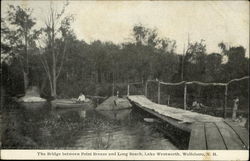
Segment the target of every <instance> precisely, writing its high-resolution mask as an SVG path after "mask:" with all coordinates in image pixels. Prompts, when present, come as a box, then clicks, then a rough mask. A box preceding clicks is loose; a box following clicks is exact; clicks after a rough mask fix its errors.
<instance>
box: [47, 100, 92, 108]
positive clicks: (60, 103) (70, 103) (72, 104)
mask: <svg viewBox="0 0 250 161" xmlns="http://www.w3.org/2000/svg"><path fill="white" fill-rule="evenodd" d="M51 105H52V107H56V108H81V107H85V106H87V105H89V102H77V101H76V99H56V100H53V101H51Z"/></svg>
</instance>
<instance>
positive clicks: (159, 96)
mask: <svg viewBox="0 0 250 161" xmlns="http://www.w3.org/2000/svg"><path fill="white" fill-rule="evenodd" d="M160 103H161V83H160V81H158V104H160Z"/></svg>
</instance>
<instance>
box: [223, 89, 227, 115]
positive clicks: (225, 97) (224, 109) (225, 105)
mask: <svg viewBox="0 0 250 161" xmlns="http://www.w3.org/2000/svg"><path fill="white" fill-rule="evenodd" d="M227 92H228V86H227V85H226V86H225V94H224V106H223V117H224V118H226V108H227Z"/></svg>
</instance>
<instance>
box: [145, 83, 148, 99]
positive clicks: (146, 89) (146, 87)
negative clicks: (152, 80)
mask: <svg viewBox="0 0 250 161" xmlns="http://www.w3.org/2000/svg"><path fill="white" fill-rule="evenodd" d="M145 97H146V98H147V97H148V81H146V83H145Z"/></svg>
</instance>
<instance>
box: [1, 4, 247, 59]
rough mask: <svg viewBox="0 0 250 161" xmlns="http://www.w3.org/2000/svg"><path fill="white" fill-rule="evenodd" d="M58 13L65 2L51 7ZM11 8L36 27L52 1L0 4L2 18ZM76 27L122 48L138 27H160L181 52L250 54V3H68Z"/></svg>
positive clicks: (79, 32)
mask: <svg viewBox="0 0 250 161" xmlns="http://www.w3.org/2000/svg"><path fill="white" fill-rule="evenodd" d="M53 3H55V5H56V6H57V7H58V10H60V9H61V8H62V6H63V1H56V2H53ZM8 4H17V5H21V6H24V7H30V8H33V9H34V17H38V18H37V26H39V25H40V24H42V23H43V21H44V19H45V17H46V15H47V14H46V13H47V11H48V7H49V4H50V1H1V5H2V7H1V8H2V11H1V12H2V15H4V13H5V12H6V9H7V8H8V7H7V5H8ZM66 12H67V13H68V14H73V15H74V17H75V21H74V23H73V24H72V28H73V30H74V31H75V33H76V36H77V38H78V39H83V40H84V41H86V42H92V41H94V40H101V41H112V42H114V43H122V42H128V41H131V40H133V37H132V28H133V26H134V25H135V24H143V25H144V26H146V27H150V28H157V30H158V32H159V35H161V36H162V37H168V38H170V39H174V40H176V43H177V49H176V50H177V53H182V51H183V46H184V43H186V44H187V39H188V33H189V35H190V36H189V37H190V41H191V42H192V41H199V40H201V39H204V40H205V42H206V45H207V52H208V53H212V52H220V48H219V47H218V43H220V42H221V41H223V42H225V43H226V44H228V45H230V46H236V45H242V46H244V47H245V48H246V49H247V51H246V53H247V54H246V55H249V54H248V53H249V3H248V2H247V1H238V2H235V1H215V2H212V1H205V2H201V1H192V2H184V1H181V2H176V1H165V2H164V1H121V2H118V1H94V2H91V1H82V2H79V1H70V2H69V6H68V8H67V11H66Z"/></svg>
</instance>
